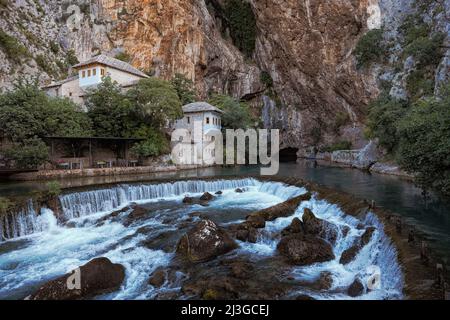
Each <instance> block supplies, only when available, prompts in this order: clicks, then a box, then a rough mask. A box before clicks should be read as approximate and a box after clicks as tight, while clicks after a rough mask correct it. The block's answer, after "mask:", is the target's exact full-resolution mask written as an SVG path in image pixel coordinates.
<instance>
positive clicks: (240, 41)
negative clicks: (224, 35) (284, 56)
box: [224, 0, 257, 57]
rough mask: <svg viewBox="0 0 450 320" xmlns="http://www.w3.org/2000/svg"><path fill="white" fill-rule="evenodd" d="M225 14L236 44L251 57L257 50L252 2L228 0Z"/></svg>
mask: <svg viewBox="0 0 450 320" xmlns="http://www.w3.org/2000/svg"><path fill="white" fill-rule="evenodd" d="M224 14H225V17H226V21H227V22H228V25H229V27H230V36H231V38H232V39H233V43H234V45H235V46H236V47H238V48H239V50H241V51H242V52H243V53H244V54H245V55H246V56H247V57H251V56H252V54H253V51H254V50H255V44H256V32H257V28H256V18H255V14H254V13H253V10H252V7H251V5H250V3H248V2H247V1H244V0H227V1H226V3H225V8H224Z"/></svg>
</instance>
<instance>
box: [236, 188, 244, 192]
mask: <svg viewBox="0 0 450 320" xmlns="http://www.w3.org/2000/svg"><path fill="white" fill-rule="evenodd" d="M234 192H236V193H244V190H242V189H241V188H237V189H236V190H234Z"/></svg>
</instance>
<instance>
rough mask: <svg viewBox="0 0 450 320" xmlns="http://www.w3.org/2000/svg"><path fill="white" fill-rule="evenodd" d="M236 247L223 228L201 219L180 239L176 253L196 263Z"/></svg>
mask: <svg viewBox="0 0 450 320" xmlns="http://www.w3.org/2000/svg"><path fill="white" fill-rule="evenodd" d="M236 247H237V245H236V243H235V242H234V240H233V239H231V237H230V236H229V235H228V233H227V232H226V231H225V230H224V229H222V228H220V227H219V226H218V225H217V224H215V223H214V222H213V221H211V220H203V221H201V222H199V223H198V224H197V225H196V226H195V227H194V228H192V229H191V230H189V231H188V232H187V233H186V234H185V235H184V236H183V237H182V238H181V239H180V241H179V242H178V246H177V253H178V254H181V255H184V256H185V257H186V258H187V259H188V260H189V261H191V262H194V263H197V262H205V261H209V260H212V259H214V258H216V257H217V256H219V255H222V254H225V253H227V252H229V251H231V250H233V249H235V248H236Z"/></svg>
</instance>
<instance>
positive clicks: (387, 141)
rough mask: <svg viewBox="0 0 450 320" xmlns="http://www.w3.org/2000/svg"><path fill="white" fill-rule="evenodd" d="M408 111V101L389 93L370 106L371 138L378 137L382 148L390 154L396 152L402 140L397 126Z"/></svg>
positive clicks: (369, 131) (369, 127) (369, 124)
mask: <svg viewBox="0 0 450 320" xmlns="http://www.w3.org/2000/svg"><path fill="white" fill-rule="evenodd" d="M407 111H408V102H407V101H404V100H398V99H395V98H392V97H391V96H389V94H387V93H383V94H381V95H380V97H379V98H378V99H376V100H375V101H373V102H372V103H371V104H370V106H369V116H368V121H367V126H368V129H369V130H368V133H369V137H371V138H374V137H377V138H378V139H379V142H380V145H381V146H383V147H384V148H386V150H387V151H388V152H394V151H395V149H396V148H397V146H398V142H399V140H400V134H399V132H398V130H397V124H398V121H399V120H400V119H401V118H402V117H403V116H404V115H405V114H406V112H407Z"/></svg>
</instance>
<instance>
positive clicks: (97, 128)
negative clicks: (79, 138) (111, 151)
mask: <svg viewBox="0 0 450 320" xmlns="http://www.w3.org/2000/svg"><path fill="white" fill-rule="evenodd" d="M86 107H87V109H88V115H89V118H90V119H91V120H92V124H93V128H94V129H93V130H94V134H95V135H96V136H97V137H126V136H127V135H130V132H132V129H133V127H134V126H135V124H134V117H133V104H132V103H131V102H130V100H129V99H127V97H126V96H125V95H124V94H123V93H122V91H121V88H120V86H119V84H118V83H117V82H113V81H112V80H111V78H110V77H105V78H103V80H102V83H101V84H100V85H99V86H98V87H97V88H95V89H92V90H90V91H88V93H87V95H86Z"/></svg>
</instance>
